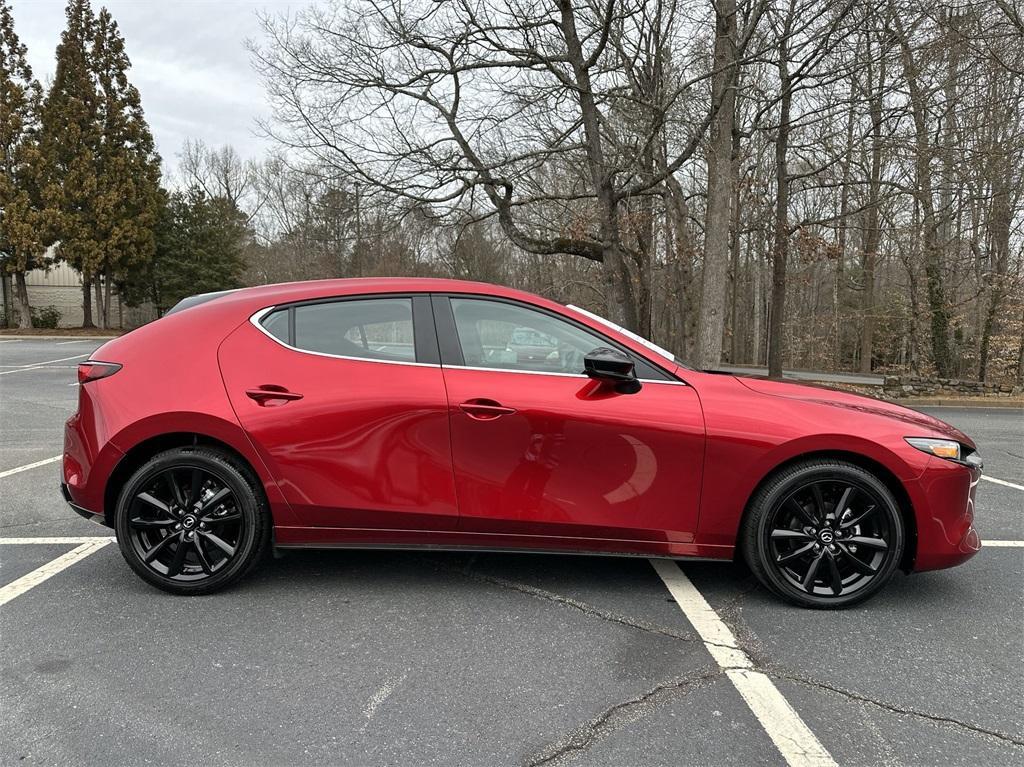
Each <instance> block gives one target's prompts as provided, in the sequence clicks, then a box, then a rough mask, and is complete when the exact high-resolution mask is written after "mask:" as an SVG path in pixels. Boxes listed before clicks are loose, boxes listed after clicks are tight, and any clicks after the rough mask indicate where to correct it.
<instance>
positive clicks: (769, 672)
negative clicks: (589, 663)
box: [433, 556, 1024, 767]
mask: <svg viewBox="0 0 1024 767" xmlns="http://www.w3.org/2000/svg"><path fill="white" fill-rule="evenodd" d="M474 562H475V556H474V557H473V558H471V559H470V560H469V561H468V562H467V563H466V565H465V566H464V567H451V566H445V565H441V564H438V563H433V564H434V566H435V567H438V568H439V569H443V570H447V571H449V572H454V573H457V574H459V575H462V576H463V577H466V578H469V579H471V580H475V581H478V582H482V583H489V584H492V585H495V586H500V587H502V588H506V589H511V590H513V591H517V592H519V593H522V594H526V595H528V596H531V597H534V598H537V599H543V600H545V601H548V602H553V603H555V604H560V605H563V606H565V607H569V608H571V609H574V610H578V611H580V612H582V613H585V614H586V615H590V616H592V617H595V618H599V619H601V620H605V621H609V622H612V623H617V624H620V625H623V626H628V627H630V628H634V629H637V630H640V631H644V632H647V633H651V634H657V635H660V636H666V637H670V638H672V639H677V640H680V641H683V642H690V643H698V642H699V643H701V644H703V645H705V646H715V647H726V648H727V649H739V650H741V651H742V652H744V653H746V655H747V656H748V657H749V658H750V659H751V664H752V668H750V669H745V670H753V671H760V672H761V673H763V674H765V675H766V676H768V677H770V678H772V679H785V680H788V681H791V682H794V683H797V684H801V685H804V686H806V687H812V688H817V689H820V690H822V691H825V692H830V693H833V694H835V695H841V696H843V697H845V698H847V699H848V700H852V701H855V702H857V703H860V704H864V705H869V706H874V707H876V708H879V709H882V710H883V711H887V712H889V713H893V714H899V715H904V716H913V717H917V718H920V719H925V720H927V721H930V722H932V723H935V724H938V725H945V726H951V727H956V728H959V729H962V730H965V731H966V732H969V733H970V734H972V735H975V736H977V737H985V738H992V739H995V740H998V741H1000V742H1002V743H1005V744H1009V745H1012V746H1016V747H1024V740H1021V739H1020V738H1018V737H1016V736H1014V735H1010V734H1008V733H1005V732H1001V731H999V730H994V729H990V728H987V727H982V726H980V725H975V724H971V723H970V722H966V721H963V720H960V719H955V718H953V717H947V716H942V715H939V714H929V713H928V712H926V711H919V710H917V709H912V708H907V707H903V706H898V705H896V704H893V703H888V702H886V701H882V700H876V699H874V698H871V697H869V696H867V695H864V694H862V693H857V692H853V691H852V690H847V689H844V688H842V687H838V686H836V685H833V684H829V683H828V682H822V681H819V680H816V679H812V678H810V677H806V676H801V675H799V674H795V673H793V672H790V671H787V670H784V669H778V668H773V666H772V664H771V663H769V662H767V661H766V660H765V659H764V658H763V657H762V656H761V653H759V652H757V651H755V650H752V649H751V648H750V647H749V644H748V643H747V642H744V641H741V639H740V637H741V636H744V637H745V636H748V635H751V634H752V632H750V631H749V630H747V629H746V626H745V624H744V626H743V627H742V629H741V628H740V627H739V626H737V625H736V624H737V623H741V622H742V621H739V620H737V619H738V618H739V616H738V615H737V613H738V612H739V611H740V610H741V609H742V605H741V603H742V601H743V600H744V599H745V598H746V597H747V596H748V595H749V594H751V593H753V592H754V591H757V590H758V588H759V585H758V584H757V583H756V581H755V583H754V584H753V585H752V586H751V587H750V588H748V589H745V590H744V591H742V592H741V593H740V594H738V595H736V596H735V597H733V598H732V599H730V600H729V601H728V602H727V603H725V604H724V605H723V607H722V608H721V609H718V610H716V611H717V612H718V613H719V616H720V617H721V618H722V620H723V621H724V622H725V623H726V624H727V625H728V626H729V628H730V630H731V631H732V632H733V635H734V636H735V637H736V646H735V647H733V646H731V645H724V644H718V643H716V642H706V641H703V640H701V639H700V638H699V637H697V636H696V635H695V634H692V633H680V632H675V631H671V630H669V629H664V628H661V627H658V626H652V625H650V624H647V623H644V622H641V621H639V620H636V619H635V618H630V617H627V616H624V615H619V614H617V613H613V612H609V611H606V610H602V609H600V608H597V607H594V606H593V605H589V604H587V603H586V602H581V601H579V600H576V599H573V598H571V597H567V596H563V595H562V594H557V593H555V592H552V591H547V590H545V589H541V588H538V587H536V586H530V585H528V584H525V583H520V582H518V581H513V580H509V579H507V578H500V577H497V576H491V575H484V574H482V573H479V572H475V571H473V570H472V569H471V568H472V565H473V564H474ZM723 613H725V614H724V615H723ZM728 670H729V669H728V668H721V667H720V668H718V669H717V670H716V671H714V672H705V673H700V674H696V675H691V676H687V677H683V678H680V679H675V680H672V681H669V682H663V683H661V684H659V685H657V686H656V687H654V688H652V689H651V690H648V691H647V692H646V693H643V694H642V695H640V696H637V697H634V698H630V699H628V700H626V701H623V702H621V703H617V704H615V705H614V706H611V707H610V708H608V709H605V710H604V711H603V712H602V713H600V714H599V715H598V716H596V717H595V718H594V719H591V720H590V721H589V722H587V723H585V724H584V725H581V726H580V727H578V728H576V729H574V730H573V731H572V732H570V733H569V735H568V736H566V737H563V738H562V739H561V740H559V741H557V742H556V744H555V745H554V746H550V747H549V750H548V751H546V752H543V753H542V754H541V755H540V756H538V757H536V758H535V759H534V760H533V761H531V762H528V763H527V765H526V767H540V765H551V764H555V763H557V762H559V761H561V759H562V758H563V757H565V756H566V755H568V754H572V753H577V752H580V751H585V750H586V749H587V748H589V747H590V745H592V744H593V743H594V742H595V741H596V740H597V739H598V738H599V737H600V736H601V735H602V733H603V732H604V731H605V730H607V729H608V728H609V727H610V726H612V725H610V724H609V722H610V720H611V719H613V718H615V719H617V720H618V719H621V718H622V717H619V716H617V714H619V713H621V712H622V711H624V710H629V709H633V708H636V707H638V706H643V705H644V704H645V703H647V702H649V701H650V700H651V699H652V698H655V697H657V696H658V695H659V694H661V693H663V692H665V691H669V690H674V689H678V688H685V687H687V686H689V685H693V684H694V683H696V682H705V681H708V680H711V679H715V678H717V677H719V676H721V675H722V674H724V672H726V671H728ZM641 715H642V714H641ZM637 718H639V717H634V718H632V719H630V721H636V719H637ZM623 723H624V724H625V723H628V722H623Z"/></svg>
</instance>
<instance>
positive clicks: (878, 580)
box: [744, 462, 905, 607]
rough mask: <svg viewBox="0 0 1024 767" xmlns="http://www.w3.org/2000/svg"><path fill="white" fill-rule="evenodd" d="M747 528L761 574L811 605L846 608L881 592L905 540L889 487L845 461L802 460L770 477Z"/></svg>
mask: <svg viewBox="0 0 1024 767" xmlns="http://www.w3.org/2000/svg"><path fill="white" fill-rule="evenodd" d="M744 532H745V535H746V536H747V540H745V541H744V544H745V545H744V550H745V555H746V557H747V561H748V563H749V564H750V565H751V569H752V570H753V571H754V573H755V575H757V576H758V578H759V579H760V580H761V581H762V583H764V584H765V585H766V586H768V587H769V588H770V589H772V590H773V591H775V592H776V593H778V594H780V595H782V596H783V597H785V598H787V599H789V600H790V601H793V602H796V603H797V604H800V605H803V606H808V607H841V606H846V605H850V604H854V603H856V602H859V601H861V600H863V599H866V598H867V597H868V596H870V595H871V594H873V593H875V592H876V591H877V590H878V589H879V588H881V587H882V586H883V585H884V584H885V582H886V581H887V580H888V579H889V578H890V577H891V576H892V573H893V571H894V570H895V568H896V566H897V564H898V563H899V561H900V558H901V557H902V554H903V545H904V537H905V535H904V525H903V519H902V517H901V515H900V511H899V507H898V505H897V503H896V500H895V498H893V496H892V493H891V492H890V491H889V489H888V488H887V487H886V486H885V485H884V484H883V483H881V482H880V481H879V480H878V479H877V478H876V477H874V476H873V475H871V474H870V473H869V472H867V471H865V470H864V469H862V468H860V467H858V466H854V465H852V464H847V463H844V462H834V463H833V462H828V463H823V462H811V463H805V464H800V465H797V466H794V467H791V468H790V469H787V470H785V471H784V472H783V473H781V474H780V475H779V476H777V477H775V478H774V479H773V480H771V481H769V482H768V483H767V484H766V486H765V487H764V488H762V490H761V491H759V493H758V494H757V495H756V496H755V499H754V501H753V503H752V506H751V511H750V514H749V516H748V519H747V524H746V526H745V531H744ZM751 538H752V540H751Z"/></svg>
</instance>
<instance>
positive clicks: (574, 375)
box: [441, 365, 689, 386]
mask: <svg viewBox="0 0 1024 767" xmlns="http://www.w3.org/2000/svg"><path fill="white" fill-rule="evenodd" d="M441 367H443V368H445V369H447V370H478V371H480V372H482V373H522V374H523V375H528V376H555V377H557V378H586V379H590V376H588V375H587V374H586V373H554V372H550V371H547V370H509V369H508V368H482V367H476V366H474V365H442V366H441ZM637 380H638V381H640V382H641V383H645V384H649V383H651V384H668V385H669V386H688V385H689V384H687V383H686V382H685V381H662V380H660V379H657V378H638V379H637Z"/></svg>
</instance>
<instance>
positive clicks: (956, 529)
mask: <svg viewBox="0 0 1024 767" xmlns="http://www.w3.org/2000/svg"><path fill="white" fill-rule="evenodd" d="M980 481H981V470H980V469H979V468H976V467H971V466H966V465H964V464H958V463H954V462H952V461H947V460H943V459H941V458H932V459H931V460H930V461H929V463H928V466H927V468H926V469H925V471H924V473H923V474H922V475H921V476H920V477H919V478H918V480H917V482H916V483H915V484H916V491H917V492H916V493H914V495H918V499H916V500H915V504H914V505H915V507H916V510H917V556H916V557H915V560H914V566H913V569H914V570H917V571H921V570H939V569H941V568H945V567H954V566H956V565H959V564H962V563H963V562H966V561H967V560H968V559H970V558H971V557H973V556H974V555H975V554H977V553H978V552H979V551H980V550H981V537H980V536H979V535H978V531H977V530H975V528H974V497H975V493H976V491H977V487H978V483H979V482H980Z"/></svg>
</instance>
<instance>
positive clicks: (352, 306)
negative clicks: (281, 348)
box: [261, 298, 416, 362]
mask: <svg viewBox="0 0 1024 767" xmlns="http://www.w3.org/2000/svg"><path fill="white" fill-rule="evenodd" d="M289 323H292V324H291V327H289ZM261 324H262V325H263V328H264V330H266V331H267V333H269V334H270V335H272V336H273V337H274V338H277V339H278V340H280V341H283V342H284V343H287V344H289V345H291V346H294V347H295V348H297V349H301V350H303V351H310V352H316V353H318V354H329V355H332V356H336V357H355V358H358V359H369V360H382V361H388V362H414V361H415V360H416V346H415V340H414V336H413V319H412V300H411V299H409V298H370V299H348V300H343V301H329V302H323V303H315V304H300V305H298V306H294V307H289V308H284V309H279V310H277V311H274V312H271V313H270V314H268V315H267V316H266V317H265V318H264V319H263V321H262V323H261ZM289 339H290V340H289Z"/></svg>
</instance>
